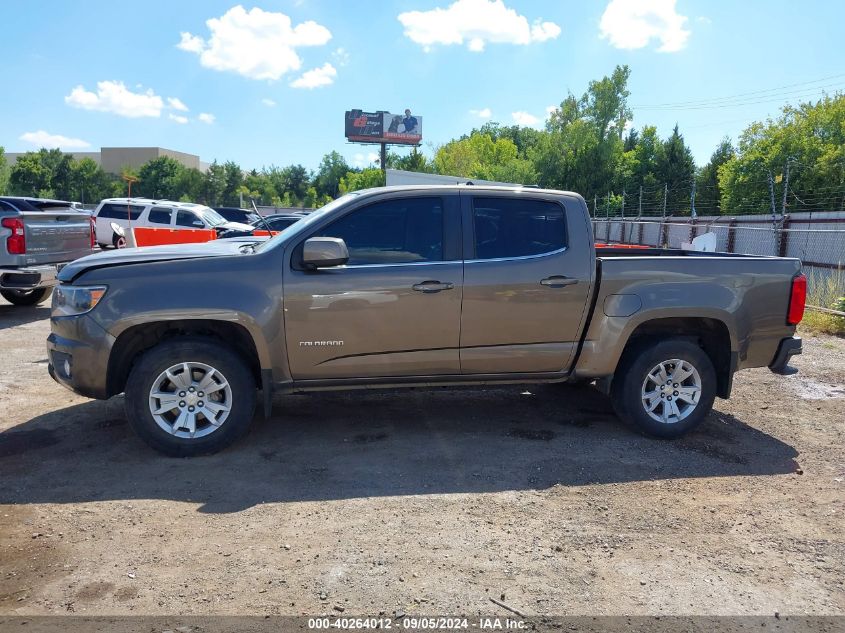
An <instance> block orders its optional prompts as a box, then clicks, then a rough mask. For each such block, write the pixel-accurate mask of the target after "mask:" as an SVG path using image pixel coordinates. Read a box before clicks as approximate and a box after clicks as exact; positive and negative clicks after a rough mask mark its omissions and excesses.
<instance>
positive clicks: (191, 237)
mask: <svg viewBox="0 0 845 633" xmlns="http://www.w3.org/2000/svg"><path fill="white" fill-rule="evenodd" d="M132 232H133V233H134V234H135V244H136V245H137V246H164V245H167V244H197V243H202V242H210V241H211V240H216V239H217V231H215V230H214V229H154V228H151V227H148V226H139V227H133V228H132Z"/></svg>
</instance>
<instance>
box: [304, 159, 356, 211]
mask: <svg viewBox="0 0 845 633" xmlns="http://www.w3.org/2000/svg"><path fill="white" fill-rule="evenodd" d="M349 171H352V170H351V169H350V168H349V165H348V164H347V163H346V159H345V158H344V157H343V156H341V155H340V154H339V153H338V152H330V153H329V154H326V155H325V156H323V160H321V161H320V167H319V168H318V169H317V174H316V176H315V178H314V188H315V189H316V190H317V193H318V194H320V195H326V196H331V197H332V198H337V196H338V194H339V193H340V179H341V178H343V177H344V176H346V173H347V172H349ZM312 206H313V204H312Z"/></svg>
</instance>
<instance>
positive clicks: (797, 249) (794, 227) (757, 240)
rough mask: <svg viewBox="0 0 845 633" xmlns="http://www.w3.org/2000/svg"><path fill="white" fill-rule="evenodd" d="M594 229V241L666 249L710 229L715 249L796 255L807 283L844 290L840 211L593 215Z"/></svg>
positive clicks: (844, 231) (844, 235)
mask: <svg viewBox="0 0 845 633" xmlns="http://www.w3.org/2000/svg"><path fill="white" fill-rule="evenodd" d="M593 231H594V235H595V240H596V241H597V242H615V243H621V244H641V245H645V246H656V247H669V248H681V246H682V244H684V243H689V242H692V240H693V239H694V238H696V237H698V236H700V235H704V234H705V233H713V234H714V235H715V236H716V250H717V251H719V252H723V253H743V254H748V255H769V256H779V257H796V258H798V259H800V260H801V262H802V263H803V265H804V269H805V272H806V273H807V276H808V278H809V280H810V283H811V285H812V284H819V283H824V284H826V285H831V284H833V285H834V286H836V287H838V289H839V292H840V293H841V294H843V295H845V213H841V212H828V213H814V214H795V215H791V216H782V217H774V218H772V217H767V216H761V215H755V216H737V217H724V216H718V217H701V216H699V217H697V218H694V219H692V218H688V217H687V218H677V217H667V218H666V219H665V220H664V219H656V218H648V219H625V218H621V217H615V218H614V217H610V218H595V219H594V220H593ZM811 290H812V288H811Z"/></svg>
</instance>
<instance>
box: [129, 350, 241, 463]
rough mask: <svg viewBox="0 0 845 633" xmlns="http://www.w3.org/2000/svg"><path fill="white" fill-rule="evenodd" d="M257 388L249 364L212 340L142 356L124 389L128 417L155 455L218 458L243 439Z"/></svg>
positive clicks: (151, 351) (151, 352)
mask: <svg viewBox="0 0 845 633" xmlns="http://www.w3.org/2000/svg"><path fill="white" fill-rule="evenodd" d="M255 400H256V386H255V380H254V378H253V376H252V372H251V371H250V369H249V367H248V366H247V364H246V363H245V362H244V361H243V360H242V359H241V357H240V356H238V355H237V354H236V353H235V352H234V351H232V350H231V349H229V348H228V347H226V346H225V345H223V344H221V343H218V342H217V341H215V340H214V339H209V338H200V337H190V338H182V339H176V340H172V341H168V342H165V343H161V344H159V345H157V346H156V347H154V348H152V349H151V350H149V351H148V352H146V353H145V354H144V355H143V356H142V357H141V358H140V360H138V362H136V363H135V366H134V367H133V368H132V371H131V372H130V374H129V378H128V380H127V383H126V416H127V418H128V419H129V423H130V424H131V425H132V427H133V428H134V429H135V431H136V432H137V433H138V435H139V436H140V437H141V439H143V440H144V441H145V442H146V443H147V444H149V445H150V446H152V447H153V448H154V449H156V450H158V451H160V452H162V453H165V454H167V455H171V456H175V457H186V456H191V455H201V454H208V453H216V452H217V451H219V450H221V449H223V448H225V447H227V446H229V445H230V444H232V443H233V442H234V441H236V440H237V439H238V438H240V437H241V436H243V435H244V434H246V432H247V431H248V430H249V426H250V424H251V423H252V418H253V415H254V413H255Z"/></svg>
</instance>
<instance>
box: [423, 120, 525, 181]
mask: <svg viewBox="0 0 845 633" xmlns="http://www.w3.org/2000/svg"><path fill="white" fill-rule="evenodd" d="M434 168H435V170H436V171H437V173H439V174H444V175H448V176H461V177H464V178H480V179H482V180H496V181H501V182H515V183H520V184H534V182H535V181H536V173H535V171H534V166H533V164H532V163H531V161H529V160H527V159H524V158H519V157H518V150H517V147H516V145H515V144H514V142H513V141H512V140H510V139H509V138H506V137H504V136H503V137H501V138H499V139H497V140H493V138H492V136H490V134H484V133H481V132H474V133H472V134H470V136H468V137H464V138H462V139H458V140H455V141H450V142H449V143H446V144H445V145H443V146H441V147H440V148H439V149H438V150H437V153H436V154H435V156H434Z"/></svg>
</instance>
